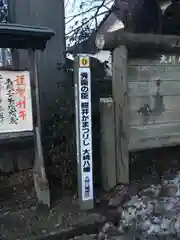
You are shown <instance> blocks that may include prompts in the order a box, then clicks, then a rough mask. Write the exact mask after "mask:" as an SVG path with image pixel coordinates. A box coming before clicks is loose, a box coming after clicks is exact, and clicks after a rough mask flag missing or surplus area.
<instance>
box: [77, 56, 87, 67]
mask: <svg viewBox="0 0 180 240" xmlns="http://www.w3.org/2000/svg"><path fill="white" fill-rule="evenodd" d="M79 66H80V67H89V57H88V56H83V57H79Z"/></svg>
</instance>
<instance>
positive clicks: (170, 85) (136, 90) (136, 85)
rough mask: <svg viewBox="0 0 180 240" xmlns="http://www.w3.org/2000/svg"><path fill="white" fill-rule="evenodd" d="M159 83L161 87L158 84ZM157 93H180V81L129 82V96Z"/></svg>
mask: <svg viewBox="0 0 180 240" xmlns="http://www.w3.org/2000/svg"><path fill="white" fill-rule="evenodd" d="M158 82H159V83H158ZM158 84H159V87H158V86H157V85H158ZM157 93H159V94H160V95H163V96H164V95H165V96H173V95H180V81H147V82H129V83H128V95H129V96H133V97H134V96H151V95H156V94H157Z"/></svg>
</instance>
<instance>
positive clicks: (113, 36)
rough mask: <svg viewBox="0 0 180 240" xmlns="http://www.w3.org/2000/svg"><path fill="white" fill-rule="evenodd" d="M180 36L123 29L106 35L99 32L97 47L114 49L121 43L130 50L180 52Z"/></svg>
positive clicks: (96, 41)
mask: <svg viewBox="0 0 180 240" xmlns="http://www.w3.org/2000/svg"><path fill="white" fill-rule="evenodd" d="M179 42H180V37H179V36H169V35H157V34H156V35H154V34H137V33H130V32H125V31H123V29H119V30H117V31H114V32H111V33H106V34H104V35H101V34H97V36H96V40H95V43H96V47H97V48H98V49H101V50H102V49H103V50H112V49H115V48H117V47H118V46H120V45H125V46H127V47H128V49H129V50H132V51H133V50H136V52H138V51H142V49H144V50H146V51H152V52H157V51H158V50H159V51H163V52H172V51H173V50H174V51H176V53H177V52H179Z"/></svg>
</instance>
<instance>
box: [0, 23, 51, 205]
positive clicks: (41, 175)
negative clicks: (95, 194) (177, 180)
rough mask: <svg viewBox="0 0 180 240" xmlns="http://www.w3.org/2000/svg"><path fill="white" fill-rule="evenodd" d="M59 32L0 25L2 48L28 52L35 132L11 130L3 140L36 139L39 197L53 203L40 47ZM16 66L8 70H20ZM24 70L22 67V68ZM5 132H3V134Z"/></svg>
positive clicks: (36, 180) (36, 169) (36, 170)
mask: <svg viewBox="0 0 180 240" xmlns="http://www.w3.org/2000/svg"><path fill="white" fill-rule="evenodd" d="M54 35H55V33H54V31H53V30H51V29H49V28H45V27H43V28H38V27H31V26H23V25H14V24H0V47H2V48H13V49H23V50H26V51H28V56H29V57H28V63H29V64H28V71H30V80H31V96H32V108H33V132H27V133H26V134H22V132H16V133H15V134H14V133H10V134H9V133H8V134H4V135H3V136H2V137H1V140H2V141H3V140H5V139H6V140H7V139H9V140H12V139H13V141H14V139H17V138H19V139H23V140H24V141H25V140H26V137H27V136H32V137H33V138H34V150H35V151H34V152H35V155H34V184H35V189H36V193H37V197H38V200H39V201H40V202H43V203H45V204H47V205H50V196H49V186H48V181H47V178H46V173H45V168H44V157H43V151H42V141H41V115H40V103H39V82H38V76H37V65H36V52H35V51H36V50H41V51H43V50H44V49H45V47H46V43H47V41H48V40H50V39H51V38H52V37H53V36H54ZM14 66H15V65H13V66H12V67H11V68H9V69H7V70H16V71H18V69H16V68H15V67H14ZM21 70H22V69H21ZM0 135H1V134H0Z"/></svg>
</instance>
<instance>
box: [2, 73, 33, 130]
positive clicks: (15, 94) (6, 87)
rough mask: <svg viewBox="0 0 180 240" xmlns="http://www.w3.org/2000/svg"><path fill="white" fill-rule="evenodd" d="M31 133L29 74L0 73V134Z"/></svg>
mask: <svg viewBox="0 0 180 240" xmlns="http://www.w3.org/2000/svg"><path fill="white" fill-rule="evenodd" d="M23 131H33V118H32V100H31V87H30V74H29V72H28V71H0V133H13V132H23Z"/></svg>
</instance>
